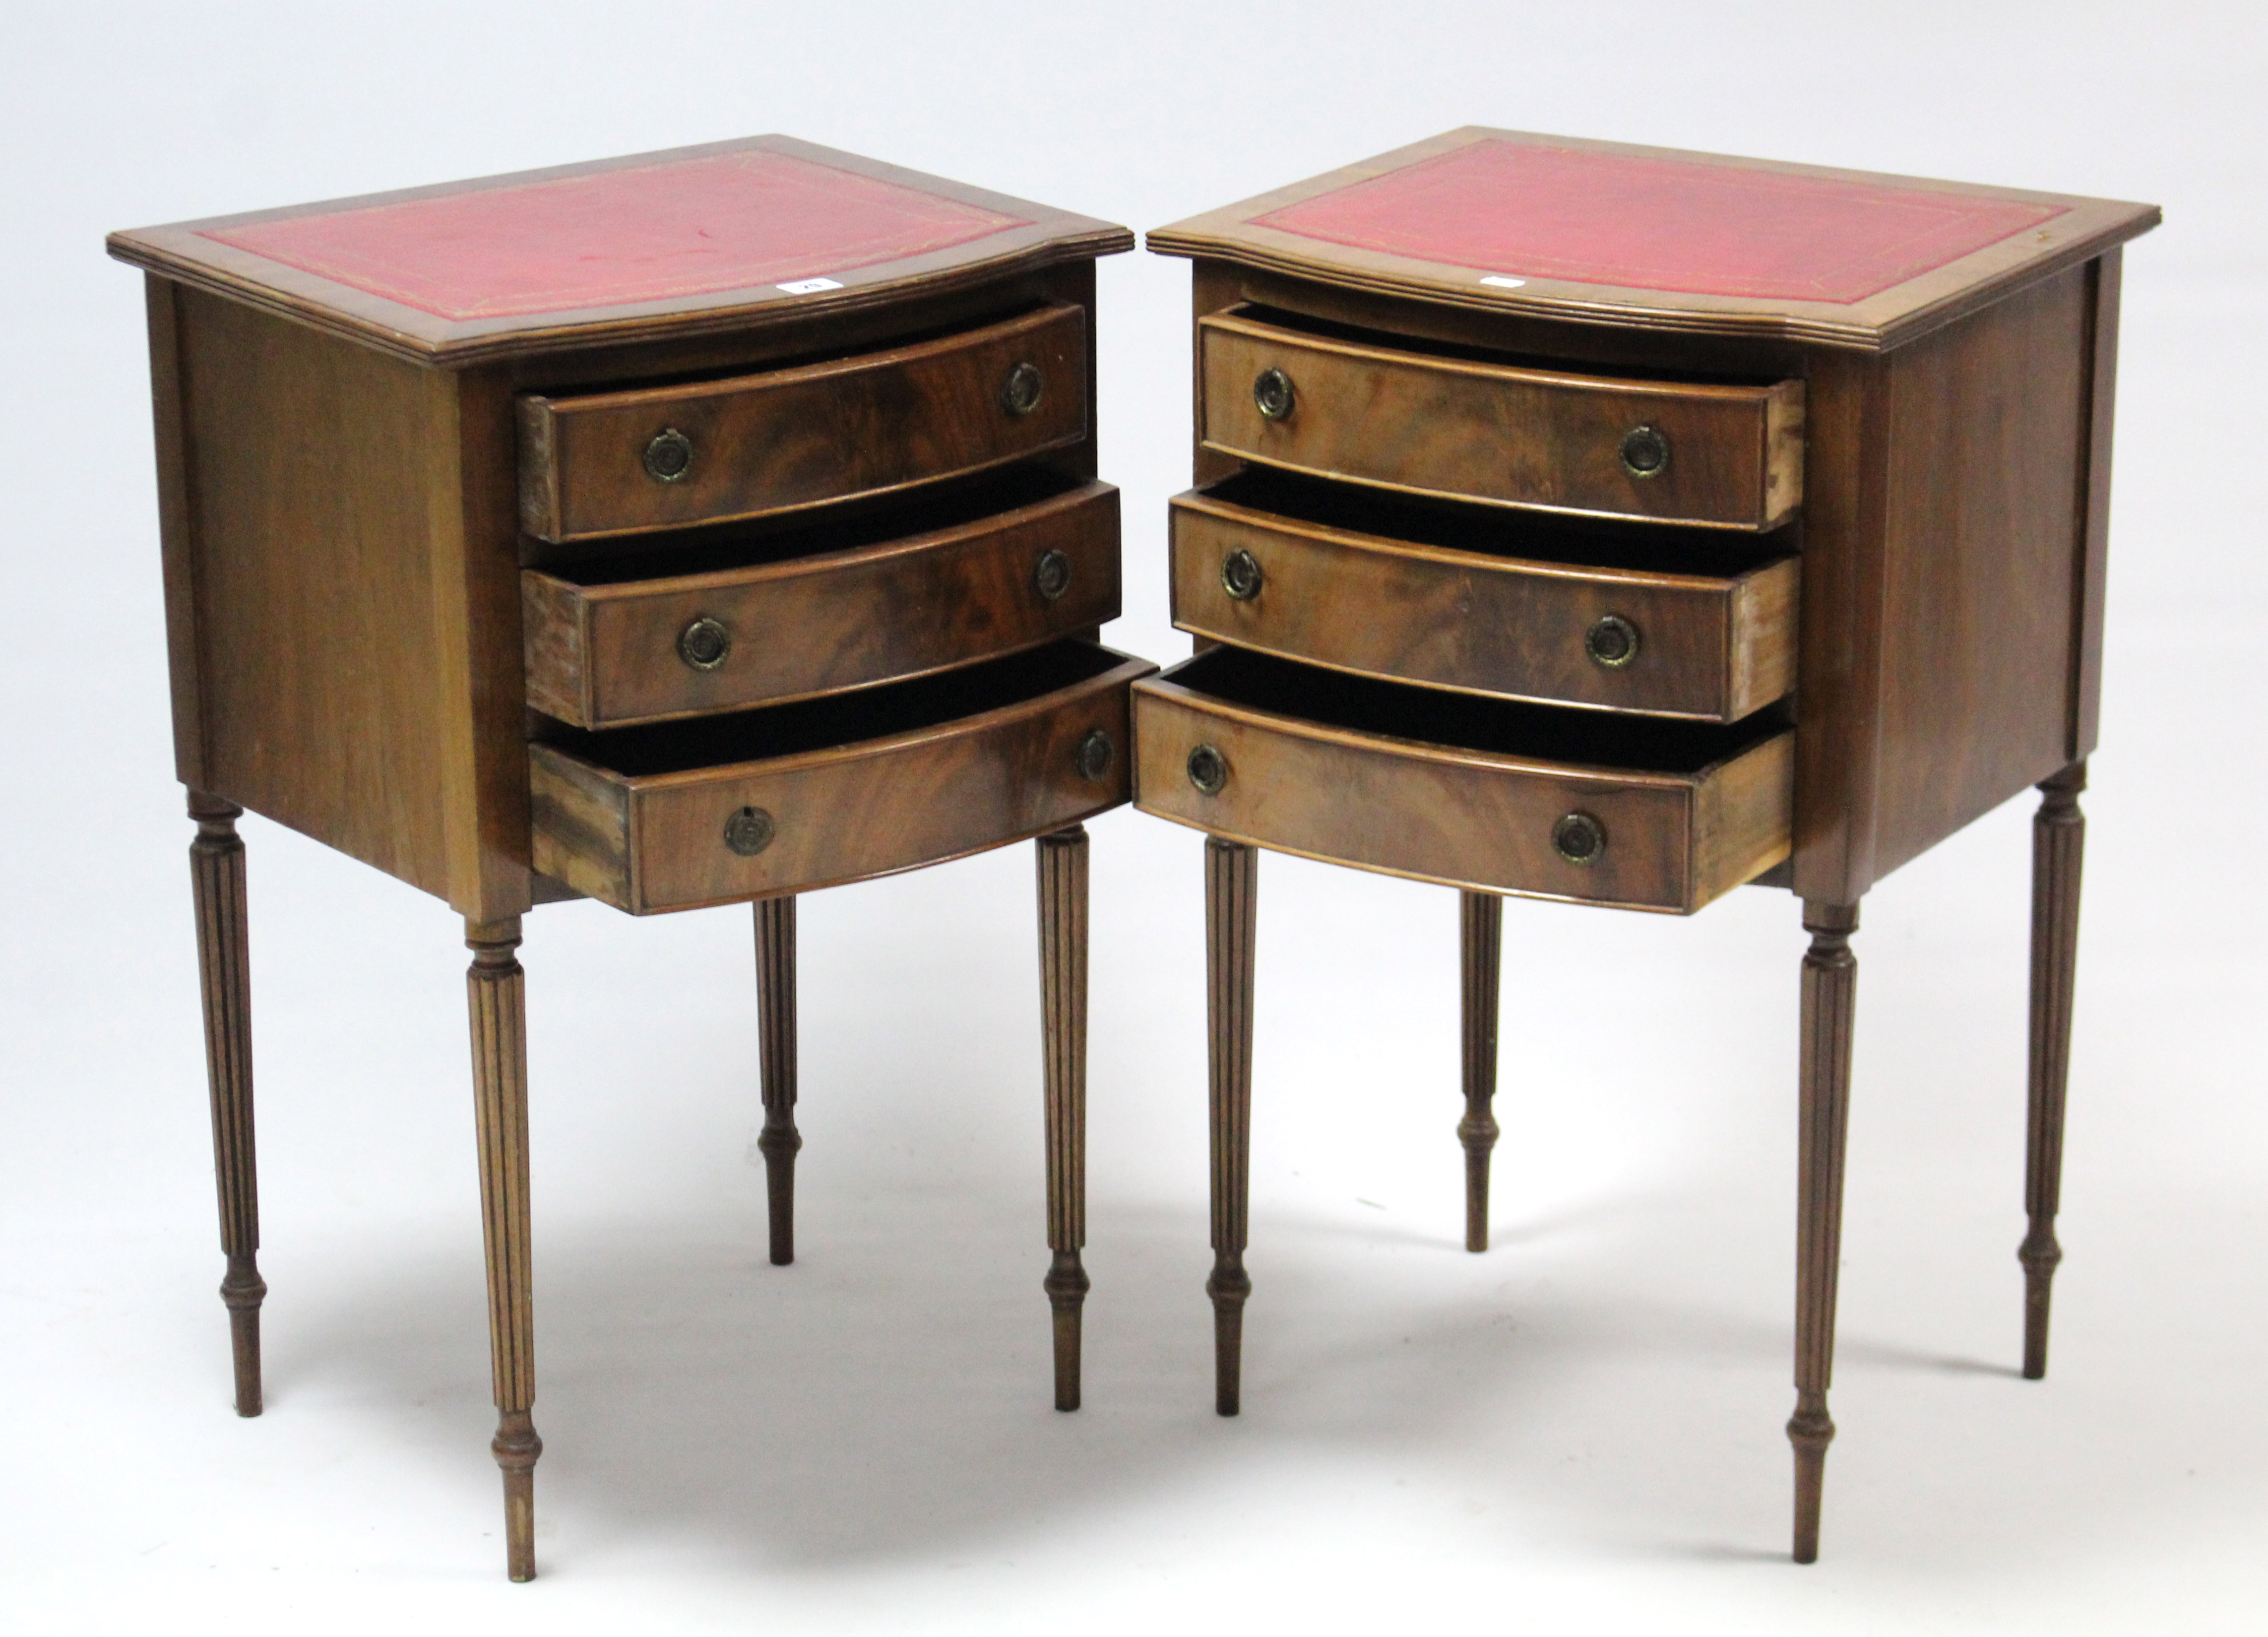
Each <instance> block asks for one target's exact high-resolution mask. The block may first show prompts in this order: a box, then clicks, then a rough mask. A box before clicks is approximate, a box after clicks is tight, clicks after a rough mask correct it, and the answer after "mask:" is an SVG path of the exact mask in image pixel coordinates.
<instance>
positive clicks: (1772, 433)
mask: <svg viewBox="0 0 2268 1637" xmlns="http://www.w3.org/2000/svg"><path fill="white" fill-rule="evenodd" d="M1197 348H1198V359H1197V379H1198V382H1199V390H1200V393H1201V395H1202V401H1201V403H1200V407H1199V412H1200V414H1201V416H1202V417H1203V418H1202V422H1201V424H1200V429H1199V437H1200V438H1201V439H1202V440H1203V442H1204V446H1206V447H1207V448H1210V449H1216V450H1219V451H1220V452H1221V453H1225V454H1231V455H1235V456H1238V457H1239V458H1241V459H1243V460H1248V461H1264V462H1266V463H1267V464H1269V465H1270V466H1280V467H1288V468H1292V469H1294V470H1297V471H1306V472H1313V473H1316V474H1318V475H1319V476H1326V477H1339V478H1351V479H1354V480H1355V481H1357V482H1359V483H1375V484H1378V485H1380V486H1381V487H1382V488H1388V489H1400V490H1410V491H1412V492H1415V493H1420V494H1434V495H1447V496H1454V497H1456V498H1463V499H1469V500H1484V501H1491V502H1493V503H1495V504H1498V505H1520V506H1532V507H1535V508H1536V509H1538V510H1541V511H1548V512H1580V513H1586V514H1589V515H1592V516H1597V517H1625V518H1646V519H1651V520H1655V521H1659V522H1674V523H1698V524H1705V525H1707V526H1710V527H1718V528H1746V529H1766V528H1771V527H1775V526H1776V525H1778V523H1780V522H1782V521H1784V520H1786V518H1787V517H1788V516H1789V515H1790V514H1792V513H1793V512H1794V511H1795V510H1796V508H1797V506H1798V505H1800V504H1801V502H1802V498H1803V383H1802V382H1801V381H1795V380H1784V381H1776V382H1771V383H1770V384H1762V385H1727V384H1722V383H1716V382H1694V381H1659V380H1624V379H1619V378H1616V377H1613V376H1601V375H1582V374H1574V373H1570V372H1565V371H1559V370H1546V369H1535V368H1530V367H1526V366H1522V365H1511V364H1503V363H1494V362H1490V361H1487V360H1486V359H1484V358H1478V357H1467V356H1462V354H1457V353H1454V352H1451V351H1448V350H1441V351H1421V350H1415V349H1414V348H1412V349H1403V348H1400V347H1395V346H1391V345H1381V344H1378V343H1376V342H1373V341H1371V340H1368V339H1361V338H1352V337H1349V336H1342V335H1339V334H1337V333H1330V334H1326V333H1323V332H1322V331H1321V330H1318V329H1309V328H1305V327H1301V328H1292V327H1291V326H1288V325H1284V324H1278V323H1268V322H1263V321H1260V320H1258V319H1256V318H1254V317H1251V316H1248V314H1247V313H1244V312H1234V313H1220V314H1216V315H1214V316H1212V317H1209V318H1205V319H1203V320H1201V321H1199V322H1198V326H1197Z"/></svg>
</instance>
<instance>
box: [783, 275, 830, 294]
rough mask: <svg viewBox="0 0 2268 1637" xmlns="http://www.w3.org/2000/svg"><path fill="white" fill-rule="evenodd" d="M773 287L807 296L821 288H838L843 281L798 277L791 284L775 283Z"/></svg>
mask: <svg viewBox="0 0 2268 1637" xmlns="http://www.w3.org/2000/svg"><path fill="white" fill-rule="evenodd" d="M773 288H774V289H775V290H784V291H787V293H788V294H790V295H792V296H808V295H813V294H815V293H816V292H817V291H821V290H840V289H842V288H843V281H842V280H841V279H839V278H799V279H797V280H796V281H795V283H793V284H775V285H774V286H773Z"/></svg>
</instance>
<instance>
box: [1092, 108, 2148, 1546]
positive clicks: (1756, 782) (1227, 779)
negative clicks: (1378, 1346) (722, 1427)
mask: <svg viewBox="0 0 2268 1637" xmlns="http://www.w3.org/2000/svg"><path fill="white" fill-rule="evenodd" d="M2157 220H2158V212H2157V211H2156V210H2155V209H2154V208H2153V207H2150V206H2147V205H2138V204H2124V203H2111V202H2107V201H2102V200H2091V199H2076V198H2066V197H2062V196H2059V195H2048V194H2036V193H2019V192H2014V191H2012V190H2009V189H2005V188H1971V187H1962V186H1957V185H1955V184H1952V183H1947V182H1936V181H1914V180H1911V179H1906V178H1896V177H1881V176H1869V175H1864V174H1859V173H1852V172H1844V171H1828V170H1820V169H1816V168H1814V167H1809V166H1792V165H1778V164H1769V163H1764V162H1760V161H1756V160H1749V159H1724V158H1719V157H1715V156H1705V155H1697V154H1682V153H1675V152H1668V151H1661V150H1657V149H1646V148H1632V147H1626V146H1621V145H1617V144H1605V143H1593V142H1579V141H1572V140H1567V139H1562V138H1557V137H1544V136H1528V135H1523V134H1521V133H1517V132H1510V131H1495V130H1485V129H1464V130H1459V131H1454V132H1451V133H1449V134H1448V135H1447V136H1440V137H1437V138H1435V139H1433V140H1432V141H1430V142H1425V143H1420V144H1417V145H1416V146H1414V147H1410V148H1405V149H1402V150H1400V151H1396V152H1393V153H1389V154H1386V155H1383V156H1381V157H1380V158H1378V159H1372V160H1368V161H1366V162H1365V163H1363V164H1360V165H1356V166H1349V167H1348V168H1346V169H1344V170H1341V171H1336V172H1333V173H1330V174H1329V175H1326V176H1322V177H1318V178H1315V179H1314V180H1313V181H1305V182H1300V183H1299V184H1296V185H1295V186H1292V187H1290V188H1284V189H1282V190H1280V191H1278V192H1276V193H1273V194H1270V195H1266V196H1264V197H1262V198H1259V199H1254V200H1248V201H1247V202H1245V203H1242V204H1237V205H1232V206H1230V207H1228V208H1226V209H1225V210H1215V211H1212V212H1211V213H1209V214H1207V215H1204V216H1199V217H1196V218H1191V219H1190V220H1189V221H1185V222H1182V223H1178V224H1176V225H1174V226H1172V227H1167V228H1161V229H1160V230H1159V231H1157V232H1153V233H1152V234H1151V235H1150V238H1149V245H1150V247H1151V248H1152V249H1153V250H1157V251H1160V252H1163V253H1165V254H1172V255H1184V256H1189V257H1191V258H1193V260H1194V261H1195V263H1196V267H1195V289H1196V320H1197V322H1196V383H1195V388H1196V390H1195V405H1196V418H1197V427H1196V444H1197V449H1196V468H1197V470H1196V476H1197V488H1195V489H1193V490H1190V491H1189V493H1187V494H1184V495H1182V496H1181V497H1179V498H1176V499H1175V501H1174V502H1173V503H1172V548H1171V549H1172V554H1173V560H1172V586H1173V600H1174V619H1175V623H1176V624H1177V625H1178V626H1179V627H1180V628H1181V629H1182V630H1187V631H1189V632H1190V633H1191V634H1192V635H1193V636H1194V637H1195V638H1197V646H1198V649H1199V653H1197V657H1196V658H1194V659H1192V660H1189V661H1188V662H1187V663H1185V664H1183V665H1181V666H1179V667H1175V669H1173V670H1171V671H1168V672H1167V673H1166V674H1165V675H1162V676H1160V677H1158V678H1155V679H1154V680H1152V681H1148V682H1142V683H1140V684H1138V686H1137V687H1136V689H1135V737H1136V741H1137V746H1138V753H1137V763H1138V765H1137V771H1136V778H1135V789H1136V800H1137V803H1138V805H1139V806H1140V807H1143V808H1144V809H1145V811H1148V812H1152V813H1155V814H1158V815H1161V816H1163V817H1166V818H1170V819H1173V820H1175V821H1177V822H1181V823H1184V824H1189V825H1192V826H1194V827H1196V828H1197V829H1200V830H1204V831H1206V832H1207V833H1208V835H1209V837H1210V839H1209V840H1208V842H1207V844H1206V925H1207V965H1208V972H1209V981H1208V996H1209V1005H1210V1016H1211V1080H1212V1088H1211V1111H1212V1145H1213V1164H1212V1187H1213V1222H1212V1232H1213V1248H1214V1255H1215V1261H1214V1271H1213V1275H1212V1278H1211V1281H1210V1283H1209V1285H1208V1289H1209V1290H1210V1291H1211V1295H1212V1299H1213V1303H1214V1310H1215V1341H1216V1355H1217V1372H1218V1408H1219V1411H1220V1412H1221V1413H1223V1414H1225V1415H1226V1414H1234V1413H1236V1412H1237V1410H1238V1407H1239V1402H1240V1388H1239V1361H1240V1350H1241V1337H1242V1311H1243V1307H1244V1303H1245V1301H1246V1298H1247V1296H1248V1293H1249V1291H1250V1288H1251V1286H1250V1282H1249V1280H1248V1277H1247V1275H1246V1273H1245V1270H1244V1260H1243V1253H1244V1250H1245V1242H1246V1214H1247V1213H1246V1196H1247V1182H1248V1135H1247V1133H1248V1124H1249V1108H1250V1099H1251V1066H1252V993H1253V972H1252V949H1253V929H1254V925H1255V921H1254V911H1255V900H1254V891H1255V886H1256V873H1255V872H1256V859H1257V850H1258V849H1260V848H1263V847H1271V848H1274V849H1276V850H1278V851H1279V852H1292V853H1297V854H1300V855H1302V856H1304V857H1307V858H1314V859H1327V860H1329V861H1332V862H1335V863H1341V864H1349V865H1353V866H1358V867H1360V868H1365V869H1372V870H1381V871H1385V872H1387V873H1389V874H1399V875H1406V876H1410V877H1411V878H1413V879H1415V880H1419V881H1438V882H1442V883H1446V884H1447V885H1451V886H1454V887H1456V888H1458V889H1460V891H1461V893H1462V922H1463V943H1462V952H1463V954H1462V965H1463V1028H1464V1092H1465V1100H1466V1112H1465V1117H1464V1119H1463V1122H1462V1124H1461V1125H1459V1127H1458V1133H1459V1135H1460V1136H1461V1137H1462V1139H1463V1143H1464V1147H1465V1150H1466V1155H1467V1161H1466V1164H1467V1246H1468V1248H1469V1249H1470V1250H1484V1249H1485V1248H1486V1246H1487V1235H1488V1214H1487V1212H1488V1165H1489V1154H1490V1150H1491V1145H1492V1144H1493V1143H1494V1141H1495V1139H1496V1136H1497V1132H1498V1127H1497V1124H1496V1121H1495V1119H1494V1117H1493V1114H1492V1110H1491V1101H1492V1096H1493V1093H1494V1090H1495V1083H1496V1053H1497V1017H1498V987H1499V949H1500V941H1501V917H1502V903H1501V898H1500V896H1499V895H1502V894H1506V893H1516V894H1521V895H1523V896H1535V897H1547V898H1558V899H1564V900H1567V901H1570V902H1574V903H1595V904H1604V905H1611V906H1616V907H1619V908H1624V909H1644V910H1659V911H1675V912H1678V913H1690V912H1692V911H1696V910H1698V909H1700V908H1701V907H1702V906H1703V905H1704V904H1706V903H1709V902H1710V901H1711V900H1712V899H1713V898H1716V897H1718V896H1720V895H1722V894H1724V893H1726V892H1727V891H1730V890H1731V889H1733V888H1734V887H1737V886H1740V885H1742V883H1744V882H1760V883H1763V884H1767V885H1772V886H1778V887H1785V888H1790V889H1793V891H1794V892H1795V894H1796V895H1797V896H1799V897H1800V899H1801V900H1802V902H1803V921H1804V925H1805V926H1806V928H1807V929H1808V931H1809V933H1811V947H1810V949H1809V952H1808V954H1807V955H1806V956H1805V957H1804V961H1803V968H1802V984H1801V995H1802V1047H1801V1060H1800V1066H1799V1079H1800V1091H1801V1131H1800V1153H1801V1165H1800V1176H1799V1178H1798V1193H1799V1201H1800V1203H1799V1216H1798V1253H1797V1281H1796V1283H1797V1296H1796V1354H1795V1358H1796V1365H1795V1385H1796V1389H1797V1402H1796V1412H1795V1416H1794V1419H1793V1420H1792V1421H1790V1423H1789V1424H1788V1435H1789V1438H1790V1440H1791V1441H1792V1442H1793V1445H1794V1449H1795V1464H1796V1501H1795V1525H1794V1551H1795V1556H1796V1557H1797V1559H1798V1560H1801V1561H1805V1562H1808V1561H1810V1560H1813V1559H1814V1558H1815V1556H1816V1555H1817V1551H1818V1526H1819V1501H1820V1489H1821V1482H1822V1476H1823V1466H1824V1461H1825V1456H1826V1449H1827V1445H1828V1442H1829V1441H1830V1439H1831V1438H1832V1437H1833V1436H1834V1432H1835V1428H1834V1424H1833V1422H1832V1421H1830V1419H1828V1413H1827V1390H1828V1385H1829V1376H1830V1367H1831V1363H1832V1358H1833V1349H1834V1327H1835V1286H1836V1267H1837V1258H1838V1240H1839V1235H1840V1232H1841V1227H1840V1222H1841V1212H1842V1188H1843V1161H1844V1130H1845V1110H1846V1108H1847V1103H1848V1097H1849V1084H1850V1066H1851V1056H1850V1053H1851V1031H1852V1006H1853V999H1854V995H1855V980H1856V975H1857V968H1856V965H1855V962H1854V961H1853V959H1852V954H1851V948H1850V939H1851V935H1852V933H1853V932H1854V931H1855V930H1856V929H1857V926H1858V924H1859V900H1860V898H1861V897H1862V896H1863V895H1864V894H1865V893H1866V891H1867V888H1868V887H1869V886H1871V885H1872V884H1873V883H1874V881H1878V880H1879V879H1881V877H1882V876H1883V875H1884V874H1888V873H1889V871H1890V870H1892V869H1895V868H1896V867H1897V866H1899V865H1900V864H1903V863H1904V862H1906V861H1907V860H1908V859H1912V858H1914V857H1916V856H1917V855H1918V854H1919V853H1921V852H1925V851H1926V850H1927V849H1928V848H1930V847H1931V846H1933V845H1934V844H1936V843H1938V842H1939V841H1940V840H1942V839H1944V838H1945V837H1947V836H1948V835H1950V834H1952V833H1953V832H1954V831H1955V830H1959V829H1960V828H1961V827H1962V826H1963V825H1965V824H1967V823H1968V822H1970V821H1971V820H1973V819H1975V818H1977V817H1978V816H1980V815H1983V814H1984V813H1985V812H1987V811H1988V810H1990V809H1991V808H1992V807H1997V806H1998V805H1999V804H2000V803H2001V802H2002V801H2004V800H2007V798H2008V797H2010V796H2012V795H2014V794H2016V793H2019V792H2020V791H2021V790H2023V789H2024V788H2025V787H2026V786H2027V785H2038V786H2039V787H2040V788H2041V789H2042V790H2043V792H2044V793H2045V797H2046V800H2045V802H2044V804H2043V807H2042V808H2041V810H2040V814H2039V817H2038V820H2037V822H2036V850H2035V853H2034V876H2033V880H2034V914H2033V926H2032V1020H2031V1030H2032V1033H2031V1090H2030V1139H2029V1159H2028V1168H2027V1179H2026V1184H2025V1205H2026V1209H2027V1211H2028V1213H2029V1217H2030V1224H2031V1226H2030V1232H2029V1235H2027V1237H2026V1238H2025V1240H2024V1242H2023V1248H2022V1250H2021V1253H2020V1255H2021V1262H2022V1265H2023V1268H2024V1272H2025V1279H2026V1300H2025V1340H2024V1373H2025V1374H2026V1375H2029V1376H2038V1375H2041V1374H2043V1371H2044V1369H2045V1368H2046V1348H2047V1316H2048V1290H2049V1279H2050V1277H2051V1274H2052V1272H2053V1271H2054V1268H2055V1265H2056V1263H2057V1261H2058V1255H2059V1253H2058V1250H2057V1248H2056V1242H2055V1237H2054V1233H2053V1222H2054V1218H2055V1214H2056V1208H2057V1188H2058V1171H2059V1169H2060V1164H2061V1153H2062V1132H2063V1109H2064V1086H2065V1078H2066V1075H2065V1071H2066V1059H2067V1056H2068V1047H2069V1041H2070V1033H2071V998H2072V975H2073V955H2074V949H2075V942H2076V936H2077V928H2078V916H2079V871H2080V837H2081V834H2082V831H2081V821H2080V815H2079V810H2078V805H2077V797H2078V793H2079V792H2080V789H2081V788H2082V787H2083V786H2084V784H2085V778H2086V775H2085V768H2086V758H2087V756H2088V752H2089V751H2091V750H2092V749H2093V748H2094V746H2095V726H2096V719H2097V718H2096V702H2097V697H2098V692H2099V673H2100V658H2101V653H2102V593H2103V562H2104V552H2105V542H2106V536H2105V525H2106V520H2107V516H2108V505H2109V498H2110V421H2111V396H2112V379H2113V368H2114V362H2115V358H2116V353H2117V316H2118V287H2119V255H2120V252H2119V246H2120V245H2121V244H2122V243H2123V242H2124V240H2128V239H2131V238H2133V237H2134V236H2136V235H2137V234H2139V233H2141V232H2146V231H2147V230H2148V229H2149V228H2150V227H2152V226H2154V225H2155V224H2156V222H2157Z"/></svg>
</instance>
